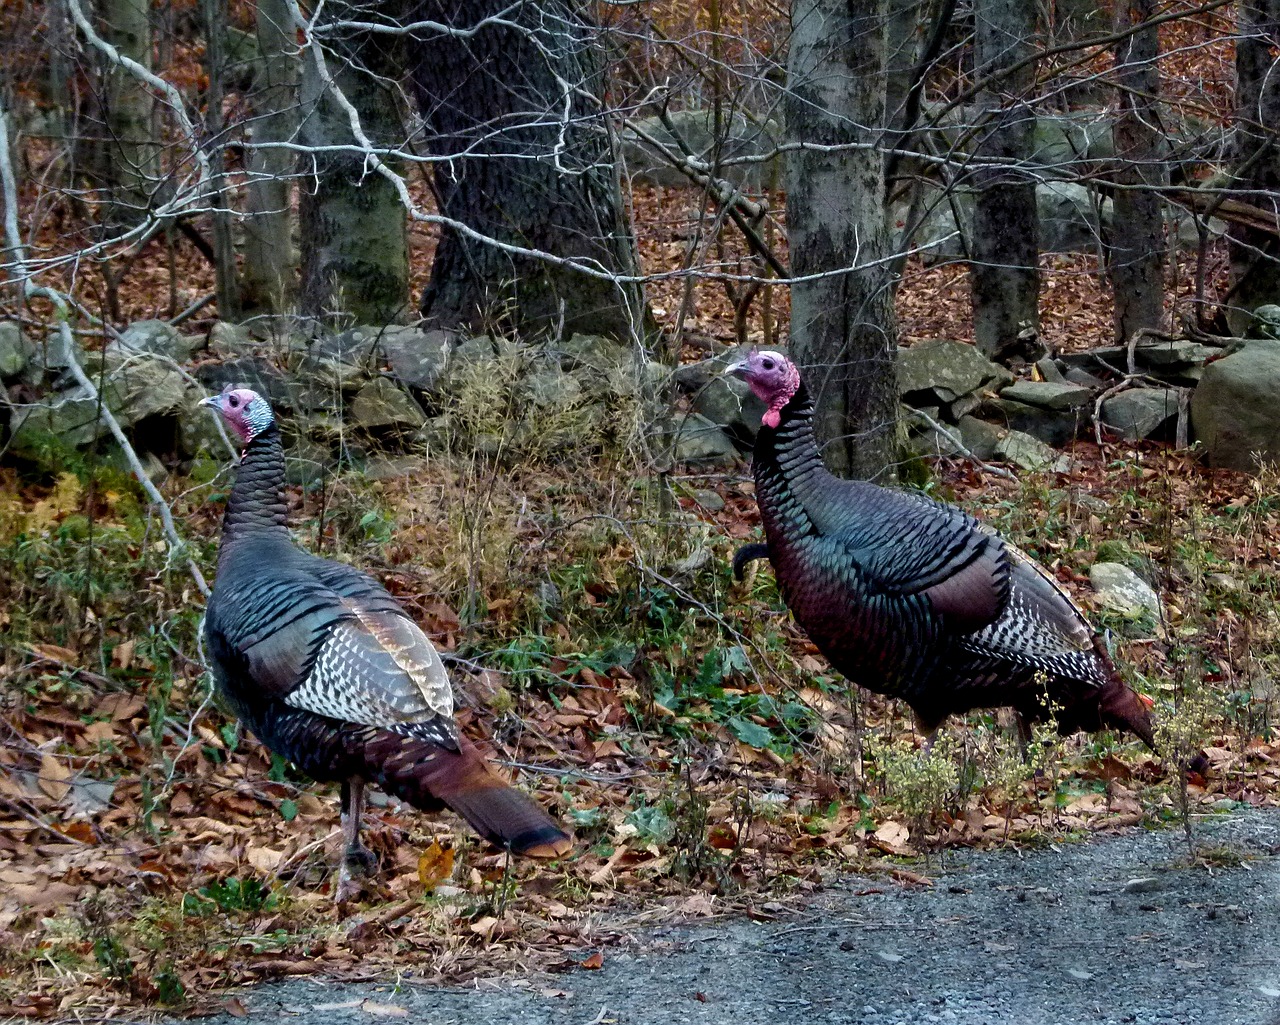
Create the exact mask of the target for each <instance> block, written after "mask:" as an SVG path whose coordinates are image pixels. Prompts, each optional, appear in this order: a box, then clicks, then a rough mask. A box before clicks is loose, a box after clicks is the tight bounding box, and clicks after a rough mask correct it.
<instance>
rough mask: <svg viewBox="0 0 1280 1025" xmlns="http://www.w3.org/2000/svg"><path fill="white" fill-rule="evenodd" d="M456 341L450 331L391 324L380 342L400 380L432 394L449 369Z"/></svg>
mask: <svg viewBox="0 0 1280 1025" xmlns="http://www.w3.org/2000/svg"><path fill="white" fill-rule="evenodd" d="M453 341H454V336H453V335H452V334H451V333H450V332H448V331H441V330H438V329H432V330H429V331H423V330H421V329H420V328H415V327H401V326H399V325H392V326H390V327H387V328H384V329H383V331H382V335H381V338H380V339H379V342H378V344H379V347H380V350H381V353H382V358H383V359H384V360H386V362H387V365H388V366H389V367H390V368H391V373H392V375H393V376H394V377H395V379H396V380H397V381H399V382H400V383H401V384H407V385H408V386H409V387H410V388H417V389H418V390H419V391H422V392H426V393H427V394H431V393H433V392H434V391H435V388H436V384H437V382H439V381H440V379H441V378H442V377H444V375H445V373H446V372H447V371H448V369H449V357H450V355H451V353H452V352H453Z"/></svg>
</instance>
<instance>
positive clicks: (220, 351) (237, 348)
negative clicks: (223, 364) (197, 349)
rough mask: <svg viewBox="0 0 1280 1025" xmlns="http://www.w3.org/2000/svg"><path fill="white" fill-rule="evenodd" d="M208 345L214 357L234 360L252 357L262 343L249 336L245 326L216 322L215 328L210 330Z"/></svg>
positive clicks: (214, 323) (221, 321)
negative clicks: (240, 357)
mask: <svg viewBox="0 0 1280 1025" xmlns="http://www.w3.org/2000/svg"><path fill="white" fill-rule="evenodd" d="M207 344H208V346H209V351H210V352H211V353H212V354H213V355H215V356H218V357H221V358H223V359H234V358H235V357H237V356H252V355H253V354H254V353H255V352H257V351H258V349H259V348H260V346H261V344H262V343H261V342H259V341H258V340H257V339H256V338H254V337H253V336H252V335H251V334H249V329H248V328H247V327H245V326H244V325H243V324H232V323H231V322H230V321H226V320H215V321H214V322H213V327H211V328H209V339H208V342H207Z"/></svg>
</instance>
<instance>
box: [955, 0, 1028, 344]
mask: <svg viewBox="0 0 1280 1025" xmlns="http://www.w3.org/2000/svg"><path fill="white" fill-rule="evenodd" d="M974 17H975V19H976V22H977V33H976V63H977V69H976V71H975V75H976V76H977V77H978V79H979V80H980V81H981V80H987V79H991V78H992V76H993V75H995V76H998V77H997V78H995V79H994V80H992V81H990V83H989V84H988V85H987V86H986V87H985V88H984V89H983V90H982V92H981V93H980V95H979V107H980V108H981V116H982V118H983V119H984V121H985V125H984V127H983V128H982V129H981V136H980V138H979V144H978V147H977V149H978V156H979V157H980V158H982V159H984V160H988V161H993V162H994V163H991V164H986V165H980V166H979V167H978V168H977V169H976V170H975V172H974V175H973V179H974V183H975V187H976V193H977V194H976V196H975V203H974V211H973V247H972V262H971V263H970V265H969V283H970V289H971V292H972V297H973V333H974V340H975V341H976V342H977V345H978V348H979V349H981V350H982V351H983V352H984V353H986V354H987V355H988V356H991V357H993V358H995V359H1007V358H1009V357H1011V356H1015V355H1025V354H1026V353H1027V352H1028V350H1030V349H1033V348H1034V341H1032V339H1033V337H1034V336H1035V335H1036V334H1038V332H1039V328H1040V315H1039V297H1040V269H1039V264H1038V257H1039V235H1040V230H1039V219H1038V217H1037V215H1036V187H1035V181H1034V180H1033V179H1032V178H1031V177H1030V176H1029V175H1028V174H1026V173H1025V172H1024V171H1023V170H1021V169H1020V168H1019V167H1018V166H1017V164H1018V162H1021V161H1026V160H1027V159H1028V158H1029V157H1030V155H1031V148H1032V142H1033V138H1034V135H1035V113H1034V112H1033V111H1032V109H1031V107H1030V106H1029V105H1028V103H1027V102H1026V98H1027V96H1028V94H1029V93H1030V91H1031V87H1032V84H1033V83H1034V81H1035V66H1034V64H1027V65H1026V66H1025V67H1022V68H1020V69H1019V70H1018V71H1015V72H1013V73H1010V74H1003V73H1002V72H1003V70H1004V69H1005V68H1009V67H1012V66H1013V65H1014V64H1017V63H1019V62H1021V61H1022V60H1024V59H1025V58H1027V57H1028V56H1030V55H1031V53H1033V52H1034V47H1035V33H1036V5H1035V4H1034V3H1029V2H1028V0H975V2H974Z"/></svg>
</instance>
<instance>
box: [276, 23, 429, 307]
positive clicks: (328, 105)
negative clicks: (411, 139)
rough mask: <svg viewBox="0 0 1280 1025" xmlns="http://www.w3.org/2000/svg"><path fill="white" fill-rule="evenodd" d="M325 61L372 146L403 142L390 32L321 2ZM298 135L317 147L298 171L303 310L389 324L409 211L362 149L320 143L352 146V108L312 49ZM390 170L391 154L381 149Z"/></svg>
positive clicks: (404, 291) (403, 275)
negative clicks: (358, 23)
mask: <svg viewBox="0 0 1280 1025" xmlns="http://www.w3.org/2000/svg"><path fill="white" fill-rule="evenodd" d="M324 11H325V14H326V18H327V20H326V23H325V27H326V28H332V29H333V31H331V32H326V33H325V35H324V40H325V49H326V61H325V71H326V72H327V74H328V75H329V76H331V78H332V82H333V86H334V87H336V88H337V90H338V91H340V92H341V94H342V96H343V97H345V98H346V100H347V101H348V102H349V103H350V104H351V106H353V107H354V108H355V110H356V112H357V113H358V115H359V119H360V125H361V128H362V129H363V132H364V135H365V136H366V137H367V138H368V139H369V140H370V141H371V142H372V144H373V145H374V146H388V145H391V146H396V147H403V145H404V143H405V133H404V127H403V124H402V122H401V117H400V106H399V103H398V102H397V101H398V92H397V90H396V88H395V82H396V79H397V77H398V65H399V61H398V59H397V57H396V54H395V53H394V50H395V48H396V46H397V42H396V39H397V37H395V36H386V35H382V34H378V33H370V32H366V31H365V30H363V29H355V28H353V29H341V28H339V23H340V22H342V21H343V20H357V19H362V18H364V17H366V16H367V14H368V12H367V10H365V9H363V8H358V7H354V6H351V5H349V4H347V3H346V2H345V0H331V2H329V3H327V4H326V5H325V7H324ZM302 69H303V70H302V125H301V131H300V139H301V142H302V143H303V144H304V145H305V146H312V147H316V150H315V151H314V152H310V153H308V154H307V155H306V157H305V163H304V166H303V168H302V173H301V178H300V181H301V186H302V201H301V204H300V205H301V222H302V253H303V256H302V301H301V306H302V312H303V313H304V314H305V315H306V316H309V317H312V318H315V319H316V320H320V321H326V322H333V323H350V322H354V323H358V324H386V323H389V322H391V321H394V320H398V319H403V318H404V316H405V315H406V313H407V312H408V310H409V249H408V238H407V234H406V230H405V222H406V211H405V209H404V207H403V206H402V205H401V202H400V197H399V195H398V194H397V192H396V188H395V185H394V184H393V183H392V182H390V181H389V180H388V179H387V178H386V177H385V176H384V175H382V174H380V173H378V172H377V171H375V170H374V169H373V168H372V167H370V165H369V163H368V161H367V160H366V159H365V157H364V155H363V154H361V153H353V152H350V151H347V152H337V151H334V150H332V149H330V150H327V151H326V150H325V147H336V146H354V145H356V144H357V142H358V140H357V138H356V136H355V135H354V134H353V132H352V128H351V124H350V120H349V117H348V113H347V111H346V110H345V109H343V107H342V105H341V104H340V102H339V100H338V98H337V97H336V96H335V95H334V92H333V88H331V87H330V86H329V85H328V84H327V83H326V82H325V80H324V74H322V71H321V69H320V68H319V67H318V66H317V63H316V60H315V56H314V54H313V53H312V52H310V51H308V52H307V54H306V55H305V58H304V60H303V65H302ZM383 162H384V163H385V164H387V165H388V167H389V168H391V169H392V170H397V171H398V170H399V164H398V162H397V161H394V160H391V159H388V158H383Z"/></svg>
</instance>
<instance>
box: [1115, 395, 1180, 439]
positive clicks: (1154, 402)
mask: <svg viewBox="0 0 1280 1025" xmlns="http://www.w3.org/2000/svg"><path fill="white" fill-rule="evenodd" d="M1177 415H1178V389H1177V388H1130V389H1129V390H1128V391H1122V392H1120V393H1119V394H1116V395H1113V396H1111V398H1109V399H1107V400H1106V401H1105V402H1103V404H1102V417H1101V419H1102V424H1103V426H1104V427H1108V428H1110V429H1111V430H1113V431H1115V432H1116V433H1118V434H1119V435H1120V436H1121V437H1122V438H1124V440H1125V441H1141V440H1142V439H1143V438H1149V437H1151V435H1153V434H1154V433H1155V432H1156V431H1158V430H1159V429H1160V428H1161V427H1162V426H1163V425H1164V424H1165V423H1167V422H1168V421H1169V420H1170V419H1172V418H1173V417H1176V416H1177Z"/></svg>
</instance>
